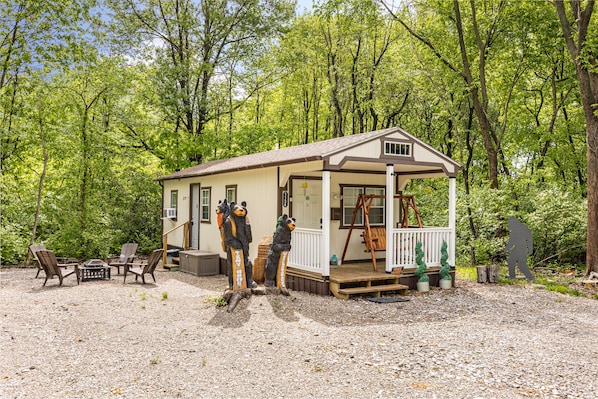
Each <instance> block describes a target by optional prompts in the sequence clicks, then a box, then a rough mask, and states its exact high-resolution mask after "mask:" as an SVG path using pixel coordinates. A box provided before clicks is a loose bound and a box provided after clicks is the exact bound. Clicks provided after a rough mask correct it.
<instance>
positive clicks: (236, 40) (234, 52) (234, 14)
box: [107, 0, 294, 169]
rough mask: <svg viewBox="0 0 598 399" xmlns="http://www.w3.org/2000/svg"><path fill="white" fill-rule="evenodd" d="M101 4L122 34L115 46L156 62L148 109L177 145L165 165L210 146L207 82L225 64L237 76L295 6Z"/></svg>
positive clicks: (117, 0)
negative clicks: (161, 120)
mask: <svg viewBox="0 0 598 399" xmlns="http://www.w3.org/2000/svg"><path fill="white" fill-rule="evenodd" d="M107 3H108V5H109V7H110V8H111V10H112V11H113V15H112V17H113V25H112V31H113V32H115V33H116V34H117V35H118V36H120V37H123V38H125V39H126V42H125V43H121V47H120V48H121V49H122V50H123V51H127V52H132V53H133V54H134V56H135V57H138V58H142V59H145V60H146V62H149V63H150V64H151V65H152V68H153V69H154V73H152V74H151V75H150V76H149V77H150V82H149V83H150V84H151V87H152V88H153V90H155V92H156V96H155V97H154V98H153V99H154V100H156V101H157V103H155V104H153V108H154V109H157V110H160V111H161V112H162V114H163V115H164V118H165V119H166V120H167V121H168V127H167V130H166V131H165V132H164V134H166V135H169V136H172V137H176V138H175V139H174V141H176V143H177V144H178V145H175V146H169V147H164V149H163V153H164V154H168V155H167V156H166V161H167V166H168V168H169V169H180V168H182V167H187V166H189V165H191V164H193V163H198V162H201V161H202V159H203V156H204V155H205V154H210V153H211V152H212V150H213V149H212V148H206V146H205V143H203V142H202V139H203V137H202V135H203V134H204V131H205V129H206V126H207V124H208V122H210V121H212V120H213V119H214V118H215V115H216V114H215V113H214V111H215V110H214V107H213V105H214V104H215V103H216V101H214V99H213V98H212V95H213V91H212V90H211V89H212V87H213V85H214V84H215V81H216V80H217V78H218V75H219V74H220V73H221V72H222V70H223V67H225V66H227V65H228V66H231V65H234V68H232V69H230V71H234V72H235V74H237V75H242V74H243V70H244V67H245V66H246V64H245V62H244V60H245V59H251V58H252V50H253V49H254V48H255V47H256V46H259V44H260V43H261V42H264V41H268V40H270V39H271V38H272V37H276V36H277V35H278V34H279V32H280V31H281V30H282V29H284V26H285V25H286V24H287V23H288V21H289V19H290V18H291V17H292V15H293V11H294V10H293V6H294V2H292V1H290V0H234V1H232V0H230V1H228V0H217V1H200V2H193V1H190V0H166V1H159V2H152V1H139V2H133V1H131V0H110V1H108V2H107ZM142 49H145V52H143V51H141V50H142ZM164 141H165V142H170V141H173V140H164ZM179 149H182V151H181V150H179ZM177 151H178V153H177ZM169 152H170V154H169ZM172 152H174V154H172Z"/></svg>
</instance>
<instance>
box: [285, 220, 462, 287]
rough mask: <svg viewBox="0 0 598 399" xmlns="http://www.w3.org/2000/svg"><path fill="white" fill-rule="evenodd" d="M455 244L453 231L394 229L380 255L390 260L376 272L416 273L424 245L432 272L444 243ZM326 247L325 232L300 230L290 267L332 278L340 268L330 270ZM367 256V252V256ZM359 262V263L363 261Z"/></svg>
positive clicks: (446, 229)
mask: <svg viewBox="0 0 598 399" xmlns="http://www.w3.org/2000/svg"><path fill="white" fill-rule="evenodd" d="M452 240H454V230H453V229H451V228H450V227H421V228H413V227H411V228H397V229H391V232H390V240H387V244H386V247H387V248H386V250H385V251H381V252H380V253H381V254H386V255H388V254H390V257H388V256H387V258H388V259H385V260H384V261H383V262H380V265H379V266H378V267H377V268H376V269H378V270H383V271H385V272H387V273H391V272H392V271H393V270H394V269H395V268H401V269H403V271H406V270H408V269H410V268H413V269H415V267H416V264H415V245H416V244H417V242H422V243H423V250H424V254H425V255H424V261H425V262H426V265H427V266H428V268H431V267H435V266H440V257H441V255H442V254H441V251H440V248H441V246H442V243H443V242H447V243H450V242H454V241H452ZM324 244H325V242H324V234H323V232H322V230H319V229H305V228H296V229H295V230H294V231H293V235H292V239H291V247H292V248H293V249H292V250H291V252H290V253H289V263H288V264H289V267H292V268H295V269H299V270H302V271H304V272H308V273H314V274H319V275H321V276H330V277H332V275H331V272H332V270H333V269H336V268H335V267H331V266H330V262H329V259H328V257H326V258H323V255H322V252H323V251H322V247H323V246H324ZM364 248H365V247H364ZM328 252H330V251H328ZM366 253H367V252H364V255H365V254H366ZM389 259H390V261H389ZM453 259H454V258H453V254H451V253H449V263H451V262H452V260H453ZM356 261H357V262H359V260H356ZM343 262H344V263H346V260H345V259H343ZM377 263H378V262H377ZM368 264H369V265H370V268H371V269H372V270H373V269H374V267H373V262H368Z"/></svg>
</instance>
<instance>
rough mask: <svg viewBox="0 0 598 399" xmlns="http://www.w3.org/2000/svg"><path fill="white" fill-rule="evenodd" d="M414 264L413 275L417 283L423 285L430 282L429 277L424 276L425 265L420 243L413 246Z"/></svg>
mask: <svg viewBox="0 0 598 399" xmlns="http://www.w3.org/2000/svg"><path fill="white" fill-rule="evenodd" d="M415 263H416V264H417V268H416V269H415V275H416V276H417V277H419V278H418V280H417V282H418V283H425V282H426V281H430V277H429V276H428V275H427V274H426V267H427V266H426V263H425V262H424V251H423V249H422V242H421V241H418V242H417V243H416V244H415Z"/></svg>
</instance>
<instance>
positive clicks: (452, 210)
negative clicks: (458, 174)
mask: <svg viewBox="0 0 598 399" xmlns="http://www.w3.org/2000/svg"><path fill="white" fill-rule="evenodd" d="M456 224H457V179H456V178H454V177H449V225H448V227H449V229H450V230H451V234H450V239H449V241H450V242H449V243H448V255H449V258H448V262H449V264H450V265H451V266H455V237H456V235H457V229H456Z"/></svg>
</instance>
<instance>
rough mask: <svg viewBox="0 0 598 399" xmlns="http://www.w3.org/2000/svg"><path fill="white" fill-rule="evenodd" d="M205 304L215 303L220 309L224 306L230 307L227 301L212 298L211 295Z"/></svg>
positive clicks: (219, 297)
mask: <svg viewBox="0 0 598 399" xmlns="http://www.w3.org/2000/svg"><path fill="white" fill-rule="evenodd" d="M205 302H214V303H215V304H216V307H219V308H220V307H222V306H226V305H228V303H227V302H226V300H225V299H224V298H223V297H221V296H211V295H208V296H207V297H206V300H205Z"/></svg>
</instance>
